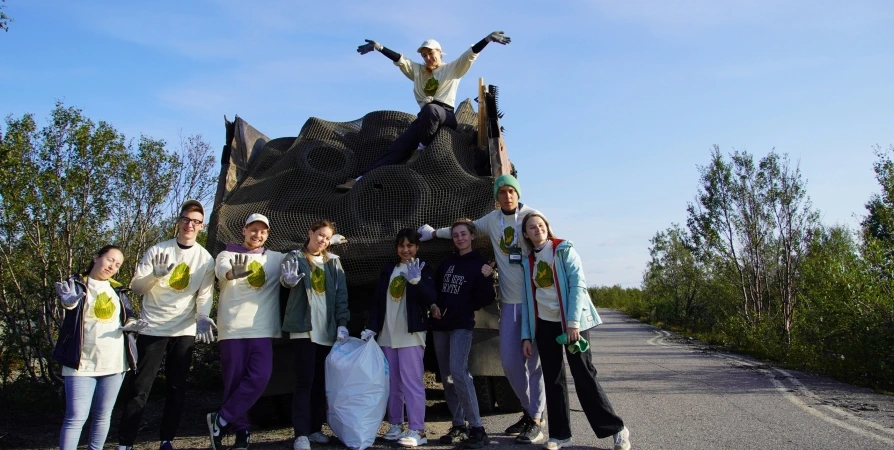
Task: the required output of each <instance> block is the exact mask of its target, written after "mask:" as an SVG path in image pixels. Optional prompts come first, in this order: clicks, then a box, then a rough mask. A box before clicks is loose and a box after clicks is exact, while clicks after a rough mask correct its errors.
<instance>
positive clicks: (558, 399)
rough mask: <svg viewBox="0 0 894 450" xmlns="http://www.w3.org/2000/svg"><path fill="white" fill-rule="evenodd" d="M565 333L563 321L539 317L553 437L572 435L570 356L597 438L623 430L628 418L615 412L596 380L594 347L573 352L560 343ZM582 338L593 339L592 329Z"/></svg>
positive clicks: (580, 397)
mask: <svg viewBox="0 0 894 450" xmlns="http://www.w3.org/2000/svg"><path fill="white" fill-rule="evenodd" d="M561 334H562V324H561V323H559V322H547V321H545V320H541V319H539V318H538V319H537V332H536V333H535V338H534V339H535V340H534V342H536V343H537V350H538V351H539V352H540V364H541V366H542V367H543V382H544V390H545V391H546V412H547V414H548V417H549V437H550V438H554V439H568V438H570V437H571V423H570V421H571V411H570V409H569V407H568V386H567V385H566V382H565V361H564V360H563V359H562V354H563V353H564V354H565V356H566V357H567V358H568V365H569V366H570V367H571V377H572V378H573V379H574V387H575V389H576V390H577V398H578V400H580V405H581V407H582V408H583V409H584V414H586V416H587V421H589V422H590V427H591V428H593V432H595V433H596V437H598V438H600V439H602V438H605V437H608V436H611V435H613V434H615V433H618V432H620V431H621V429H623V428H624V421H623V420H621V418H620V417H618V416H617V415H616V414H615V411H614V410H613V409H612V405H611V403H609V401H608V397H607V396H606V395H605V391H603V390H602V386H600V385H599V382H598V381H596V367H594V366H593V361H592V355H591V354H590V350H587V351H585V352H581V353H576V354H571V353H570V352H568V350H567V349H566V348H565V346H564V345H561V344H559V343H558V342H556V337H558V336H559V335H561ZM580 335H581V337H582V338H584V339H587V340H589V332H587V331H581V333H580Z"/></svg>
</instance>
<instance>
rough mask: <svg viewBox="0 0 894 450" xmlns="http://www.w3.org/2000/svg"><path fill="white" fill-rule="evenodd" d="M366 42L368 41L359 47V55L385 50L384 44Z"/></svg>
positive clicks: (371, 41) (368, 40) (367, 40)
mask: <svg viewBox="0 0 894 450" xmlns="http://www.w3.org/2000/svg"><path fill="white" fill-rule="evenodd" d="M364 40H365V41H366V43H365V44H363V45H360V46H358V47H357V53H360V54H361V55H365V54H367V53H369V52H371V51H373V50H382V48H383V47H382V44H380V43H378V42H376V41H373V40H370V39H364Z"/></svg>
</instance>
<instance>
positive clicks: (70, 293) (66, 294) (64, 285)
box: [55, 280, 87, 307]
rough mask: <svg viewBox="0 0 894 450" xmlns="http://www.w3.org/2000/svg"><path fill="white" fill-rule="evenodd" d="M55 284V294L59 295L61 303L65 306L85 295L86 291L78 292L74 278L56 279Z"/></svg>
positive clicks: (72, 303)
mask: <svg viewBox="0 0 894 450" xmlns="http://www.w3.org/2000/svg"><path fill="white" fill-rule="evenodd" d="M55 286H56V294H58V295H59V300H61V301H62V304H63V305H65V306H69V307H70V306H72V305H74V304H76V303H77V302H78V301H80V300H81V299H82V298H84V297H85V296H86V295H87V294H86V292H82V293H80V294H78V291H77V289H76V287H75V281H74V280H67V281H57V282H56V284H55Z"/></svg>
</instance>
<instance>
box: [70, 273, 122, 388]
mask: <svg viewBox="0 0 894 450" xmlns="http://www.w3.org/2000/svg"><path fill="white" fill-rule="evenodd" d="M86 279H87V277H86V276H81V275H72V276H71V278H70V280H74V281H75V292H76V293H77V294H78V295H82V294H85V293H86V292H87V285H86ZM109 283H110V284H111V285H112V288H113V289H114V290H115V293H116V294H118V301H119V303H120V304H119V306H120V308H118V309H119V310H120V311H121V312H120V314H119V319H120V320H121V325H127V324H129V323H131V322H134V321H136V320H137V315H136V314H134V312H133V308H132V307H131V305H130V299H129V298H128V297H127V293H126V292H127V290H126V289H125V288H124V286H122V285H121V283H118V282H117V281H115V280H111V279H110V280H109ZM86 305H87V302H85V301H80V302H78V304H77V305H75V306H74V307H73V308H72V309H66V310H65V317H64V318H63V319H62V328H60V329H59V338H58V339H57V340H56V347H55V348H54V349H53V359H55V360H56V362H58V363H59V364H62V365H63V366H67V367H71V368H72V369H75V370H77V368H78V367H79V366H80V364H81V347H82V346H83V345H84V309H85V308H86ZM134 334H135V333H124V337H125V338H124V339H123V344H124V353H125V354H126V355H127V363H128V365H130V368H131V369H132V370H137V342H136V339H134Z"/></svg>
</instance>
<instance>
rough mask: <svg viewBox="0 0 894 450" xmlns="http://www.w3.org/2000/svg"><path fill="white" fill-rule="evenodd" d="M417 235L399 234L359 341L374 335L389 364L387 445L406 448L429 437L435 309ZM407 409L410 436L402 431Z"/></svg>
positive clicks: (408, 231)
mask: <svg viewBox="0 0 894 450" xmlns="http://www.w3.org/2000/svg"><path fill="white" fill-rule="evenodd" d="M419 237H420V236H419V232H417V231H416V230H414V229H412V228H404V229H402V230H400V231H398V232H397V238H396V239H395V242H394V246H395V249H396V251H397V257H398V260H397V261H396V262H391V263H387V264H385V266H384V267H382V271H381V273H380V274H379V284H378V286H377V287H376V291H375V294H374V295H373V298H372V302H371V304H370V307H369V322H368V326H367V329H365V330H363V333H361V334H360V338H361V339H363V340H365V341H368V340H369V339H370V338H372V337H373V336H377V337H376V341H377V342H378V344H379V346H380V347H381V348H382V352H383V353H385V359H387V360H388V374H389V375H388V377H389V381H390V387H391V389H390V391H389V394H388V422H389V423H390V424H391V426H390V428H389V429H388V431H387V432H386V433H385V435H384V436H382V437H383V438H384V439H385V440H386V441H396V442H397V444H398V445H400V446H402V447H417V446H420V445H425V444H428V438H427V437H426V435H425V384H424V382H423V380H422V377H423V376H424V375H425V369H424V367H423V364H422V357H423V356H424V354H425V333H426V331H427V330H428V311H429V309H430V308H431V306H432V305H434V304H435V299H436V294H435V282H434V280H433V279H432V270H431V269H430V268H427V267H425V262H423V261H421V260H419V259H417V258H416V252H417V251H418V250H419ZM404 405H406V409H407V420H408V424H407V431H406V432H404V431H403V430H401V428H400V426H401V424H403V421H404V420H403V419H404Z"/></svg>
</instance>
